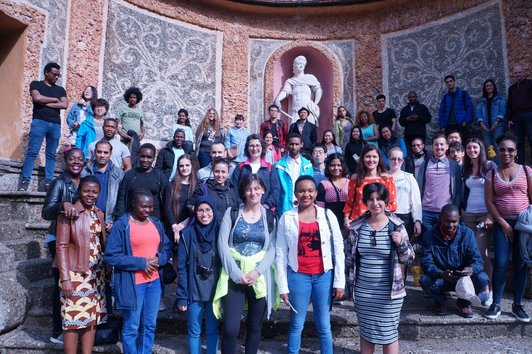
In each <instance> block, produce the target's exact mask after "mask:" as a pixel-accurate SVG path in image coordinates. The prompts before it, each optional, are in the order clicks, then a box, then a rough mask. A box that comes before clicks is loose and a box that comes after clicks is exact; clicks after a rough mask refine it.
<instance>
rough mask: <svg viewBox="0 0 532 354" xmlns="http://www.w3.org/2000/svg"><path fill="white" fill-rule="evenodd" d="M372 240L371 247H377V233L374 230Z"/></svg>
mask: <svg viewBox="0 0 532 354" xmlns="http://www.w3.org/2000/svg"><path fill="white" fill-rule="evenodd" d="M370 237H371V239H370V242H371V246H372V247H377V231H375V230H373V231H371V236H370Z"/></svg>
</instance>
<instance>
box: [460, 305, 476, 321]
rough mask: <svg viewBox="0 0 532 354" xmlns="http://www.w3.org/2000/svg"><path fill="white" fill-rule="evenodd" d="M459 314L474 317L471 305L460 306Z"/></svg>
mask: <svg viewBox="0 0 532 354" xmlns="http://www.w3.org/2000/svg"><path fill="white" fill-rule="evenodd" d="M458 314H459V315H460V316H462V317H464V318H473V310H472V309H471V306H469V305H468V306H464V307H458Z"/></svg>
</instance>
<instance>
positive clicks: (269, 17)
mask: <svg viewBox="0 0 532 354" xmlns="http://www.w3.org/2000/svg"><path fill="white" fill-rule="evenodd" d="M89 8H90V9H91V11H81V10H80V9H89ZM0 11H3V12H6V13H7V14H8V15H9V16H12V17H14V18H17V19H19V20H20V21H21V22H23V23H26V24H27V25H28V31H27V46H28V49H29V51H28V58H27V65H26V68H27V69H26V72H25V75H24V82H22V83H19V84H20V85H22V86H23V87H24V88H25V90H23V92H24V96H23V97H21V101H22V102H23V104H24V111H25V114H24V115H23V117H21V118H20V120H21V123H22V124H21V125H22V126H23V128H24V132H27V131H28V129H29V124H28V123H29V122H30V117H31V102H30V101H29V100H28V97H27V95H26V92H27V86H28V85H29V82H30V81H31V80H32V79H36V78H42V73H41V71H42V66H43V64H44V63H45V62H46V61H48V60H57V61H59V62H60V63H61V64H62V66H63V68H64V70H63V77H62V79H61V83H62V84H65V85H66V89H67V93H68V98H69V101H70V102H72V101H73V100H75V99H77V98H78V97H79V94H80V92H81V90H82V89H83V88H84V86H86V85H89V84H93V85H95V86H98V88H99V89H100V92H101V95H102V96H103V97H104V98H107V99H108V100H110V102H111V105H112V107H111V111H115V110H116V109H117V108H118V106H119V105H120V104H122V102H123V101H122V98H121V96H122V93H123V91H124V89H125V88H127V87H128V86H129V85H138V86H140V87H141V88H142V89H143V91H144V96H145V97H144V101H143V102H142V104H141V106H142V107H143V109H144V110H145V111H146V112H147V123H148V124H147V125H148V129H147V138H148V139H149V140H151V141H155V142H158V141H161V140H167V139H168V138H169V136H170V127H171V123H172V122H173V120H174V118H175V113H176V112H177V109H179V108H181V107H186V108H188V109H189V111H190V112H191V118H192V121H193V125H194V127H195V126H196V125H197V123H198V122H199V120H200V119H201V118H202V117H203V112H205V111H206V110H207V108H209V107H211V106H214V107H216V108H217V109H218V110H219V111H221V114H222V117H223V118H224V122H225V123H226V124H229V123H230V122H231V121H232V117H234V114H235V113H237V112H244V114H245V115H246V116H247V117H249V118H250V120H251V123H250V124H249V123H248V124H249V125H250V126H251V128H252V129H254V128H255V127H256V126H257V125H258V122H259V121H260V119H261V118H262V117H261V112H264V110H265V108H266V106H267V104H269V103H270V102H269V98H270V97H274V96H275V95H276V94H277V92H273V91H272V87H273V83H272V82H271V78H270V77H267V76H265V73H266V71H267V69H268V68H267V63H268V60H271V58H272V57H273V56H275V52H276V51H278V50H279V49H280V48H281V47H283V46H287V45H292V44H294V43H295V44H297V43H310V44H312V43H315V44H317V45H324V46H328V48H329V49H330V50H331V51H333V52H334V53H335V54H336V55H337V56H338V61H339V63H338V64H339V66H338V67H340V68H341V72H342V77H341V78H340V80H339V82H335V89H334V98H333V105H334V107H333V109H335V108H336V106H337V105H340V104H344V105H346V106H347V107H348V108H349V109H350V110H356V109H361V108H366V107H367V108H370V109H374V108H375V107H374V97H375V95H376V94H378V93H380V92H384V93H385V94H387V95H388V96H389V97H390V102H391V105H392V106H393V107H394V108H396V109H397V110H399V109H400V108H401V106H403V105H404V103H405V98H404V95H405V93H406V92H407V91H408V90H410V89H415V90H417V91H418V93H419V96H420V98H421V100H422V101H423V102H425V103H426V104H428V105H429V107H430V108H431V110H432V112H433V114H434V121H436V119H437V115H436V114H435V113H436V112H435V109H436V107H437V105H438V100H439V97H440V96H441V94H442V93H443V92H444V86H443V83H442V77H443V75H444V74H445V73H448V72H453V73H454V74H455V75H456V76H457V80H458V84H459V85H460V86H462V87H465V88H467V89H468V90H470V91H471V93H472V94H473V96H474V97H478V95H479V94H480V90H481V84H482V82H483V81H484V80H485V79H486V78H488V77H494V78H495V79H496V81H497V84H498V85H499V88H500V91H505V88H506V87H507V86H508V85H509V81H508V67H509V66H511V65H513V64H515V63H517V62H523V63H524V64H527V65H528V66H529V67H530V68H532V55H531V54H530V51H529V50H523V48H528V47H529V44H530V37H531V36H530V22H529V21H530V14H531V10H530V6H529V1H527V0H513V1H504V0H489V1H485V0H464V1H454V2H451V1H447V0H434V1H430V2H427V1H424V0H411V1H408V2H404V1H401V0H388V1H377V2H369V3H364V4H352V5H338V6H329V7H327V6H326V7H311V8H300V7H270V6H254V5H248V4H242V3H236V2H232V1H220V0H198V1H183V2H171V1H163V0H127V1H124V0H108V1H104V0H96V1H95V0H49V1H46V2H41V1H36V0H31V1H30V0H28V1H14V0H0ZM333 67H334V66H333ZM26 134H27V133H26ZM22 144H23V145H24V148H23V150H24V149H25V144H26V143H25V142H23V143H22ZM4 157H5V156H4Z"/></svg>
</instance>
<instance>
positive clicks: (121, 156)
mask: <svg viewBox="0 0 532 354" xmlns="http://www.w3.org/2000/svg"><path fill="white" fill-rule="evenodd" d="M102 129H103V138H102V140H106V141H108V142H109V144H111V146H112V147H113V154H112V155H111V161H112V162H113V165H115V166H117V167H118V168H120V169H122V170H123V171H124V172H125V171H127V170H130V169H131V153H130V152H129V149H128V148H127V146H126V145H124V144H123V143H122V142H120V140H119V139H116V138H115V135H116V133H117V131H118V122H117V120H116V119H114V118H105V120H104V121H103V128H102ZM96 143H97V141H93V142H92V143H90V144H89V147H88V154H87V159H86V164H87V165H88V164H89V163H90V162H91V160H93V159H94V157H93V156H94V148H95V146H96Z"/></svg>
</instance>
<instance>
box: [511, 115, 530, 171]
mask: <svg viewBox="0 0 532 354" xmlns="http://www.w3.org/2000/svg"><path fill="white" fill-rule="evenodd" d="M513 122H514V125H513V127H512V130H513V132H514V134H515V135H517V138H518V140H519V143H518V144H517V162H518V163H520V164H524V163H525V151H526V145H525V139H526V138H528V147H529V149H530V148H531V145H532V112H528V113H523V114H519V115H517V116H515V117H514V118H513Z"/></svg>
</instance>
